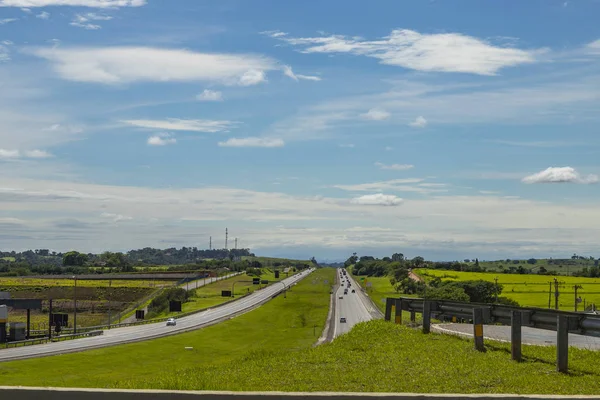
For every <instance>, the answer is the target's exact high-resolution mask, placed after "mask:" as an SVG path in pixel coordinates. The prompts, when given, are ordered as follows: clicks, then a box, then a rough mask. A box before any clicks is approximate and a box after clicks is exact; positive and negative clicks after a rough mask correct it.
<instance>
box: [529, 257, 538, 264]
mask: <svg viewBox="0 0 600 400" xmlns="http://www.w3.org/2000/svg"><path fill="white" fill-rule="evenodd" d="M536 263H537V260H536V259H535V258H530V259H529V260H527V264H531V265H533V264H536Z"/></svg>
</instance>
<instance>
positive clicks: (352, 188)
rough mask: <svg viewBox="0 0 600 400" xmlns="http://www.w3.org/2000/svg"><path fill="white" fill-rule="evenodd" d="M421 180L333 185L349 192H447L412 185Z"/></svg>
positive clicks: (409, 179) (406, 179)
mask: <svg viewBox="0 0 600 400" xmlns="http://www.w3.org/2000/svg"><path fill="white" fill-rule="evenodd" d="M422 182H423V179H420V178H405V179H391V180H388V181H380V182H370V183H359V184H354V185H333V186H332V187H334V188H336V189H341V190H345V191H349V192H374V191H393V192H413V193H421V194H430V193H439V192H447V191H448V190H447V189H438V188H428V187H426V186H418V185H417V186H415V185H411V184H418V183H422Z"/></svg>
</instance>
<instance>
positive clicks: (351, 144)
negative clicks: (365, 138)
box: [340, 143, 356, 149]
mask: <svg viewBox="0 0 600 400" xmlns="http://www.w3.org/2000/svg"><path fill="white" fill-rule="evenodd" d="M340 147H346V148H349V149H353V148H354V147H356V146H354V143H343V144H340Z"/></svg>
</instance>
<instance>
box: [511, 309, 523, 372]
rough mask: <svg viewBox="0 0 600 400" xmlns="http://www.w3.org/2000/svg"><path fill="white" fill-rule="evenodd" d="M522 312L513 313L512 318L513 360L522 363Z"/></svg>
mask: <svg viewBox="0 0 600 400" xmlns="http://www.w3.org/2000/svg"><path fill="white" fill-rule="evenodd" d="M521 322H522V321H521V312H520V311H514V310H513V311H512V312H511V316H510V353H511V356H512V359H513V360H515V361H518V362H521Z"/></svg>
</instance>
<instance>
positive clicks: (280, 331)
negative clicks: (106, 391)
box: [0, 268, 335, 387]
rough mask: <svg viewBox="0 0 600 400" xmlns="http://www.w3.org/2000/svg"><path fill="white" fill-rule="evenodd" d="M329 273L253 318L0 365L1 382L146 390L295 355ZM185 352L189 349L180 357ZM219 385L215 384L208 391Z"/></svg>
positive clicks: (321, 317)
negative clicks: (195, 373)
mask: <svg viewBox="0 0 600 400" xmlns="http://www.w3.org/2000/svg"><path fill="white" fill-rule="evenodd" d="M334 273H335V271H334V270H333V269H331V268H324V269H320V270H317V271H315V272H313V273H312V274H311V275H309V276H308V277H307V278H305V279H303V280H302V281H301V282H300V283H298V285H296V286H294V287H293V288H292V289H291V290H290V291H289V292H288V293H287V298H284V297H283V296H278V297H276V298H275V299H273V300H271V301H269V302H268V303H266V304H265V305H263V306H262V307H260V308H258V309H256V310H254V311H251V312H249V313H247V314H244V315H242V316H239V317H237V318H234V319H231V320H228V321H225V322H223V323H220V324H217V325H214V326H210V327H207V328H204V329H201V330H198V331H194V332H189V333H184V334H181V335H176V336H170V337H166V338H163V339H156V340H151V341H146V342H140V343H134V344H128V345H121V346H116V347H111V348H106V349H98V350H91V351H86V352H82V353H74V354H65V355H60V356H52V357H44V358H39V359H31V360H22V361H14V362H6V363H0V376H1V377H2V379H1V381H2V384H3V385H24V386H61V387H148V386H151V385H154V384H155V383H156V380H157V379H160V380H161V382H167V381H173V380H177V379H178V376H180V374H182V373H184V371H188V370H189V369H190V368H198V369H199V370H202V371H205V372H209V371H212V370H213V369H217V368H220V367H222V366H234V365H238V366H243V365H249V364H252V363H254V362H255V361H256V360H259V359H261V358H263V357H265V356H267V355H275V354H280V353H293V352H298V351H301V350H304V349H307V348H310V347H311V346H312V345H313V344H314V343H315V342H316V340H317V339H318V337H319V336H320V334H321V332H322V331H323V328H324V325H325V320H326V318H327V313H328V311H329V299H330V295H329V291H330V289H331V284H332V282H333V274H334ZM325 280H328V281H329V282H328V283H327V284H325V283H324V281H325ZM186 346H191V347H193V348H194V349H193V350H191V351H190V350H185V347H186ZM82 367H84V368H83V369H82ZM295 373H296V372H295V366H291V365H289V366H287V368H286V369H285V370H282V372H281V373H276V374H274V373H273V372H272V370H270V369H266V370H264V371H263V372H262V374H263V376H264V379H265V380H270V379H271V378H273V377H275V376H286V375H287V376H293V375H294V374H295ZM272 375H273V376H272ZM235 379H237V380H241V381H243V380H244V379H245V378H243V377H236V378H235ZM227 380H229V377H227V376H221V377H220V378H219V379H218V380H217V381H215V383H217V382H224V381H227Z"/></svg>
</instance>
